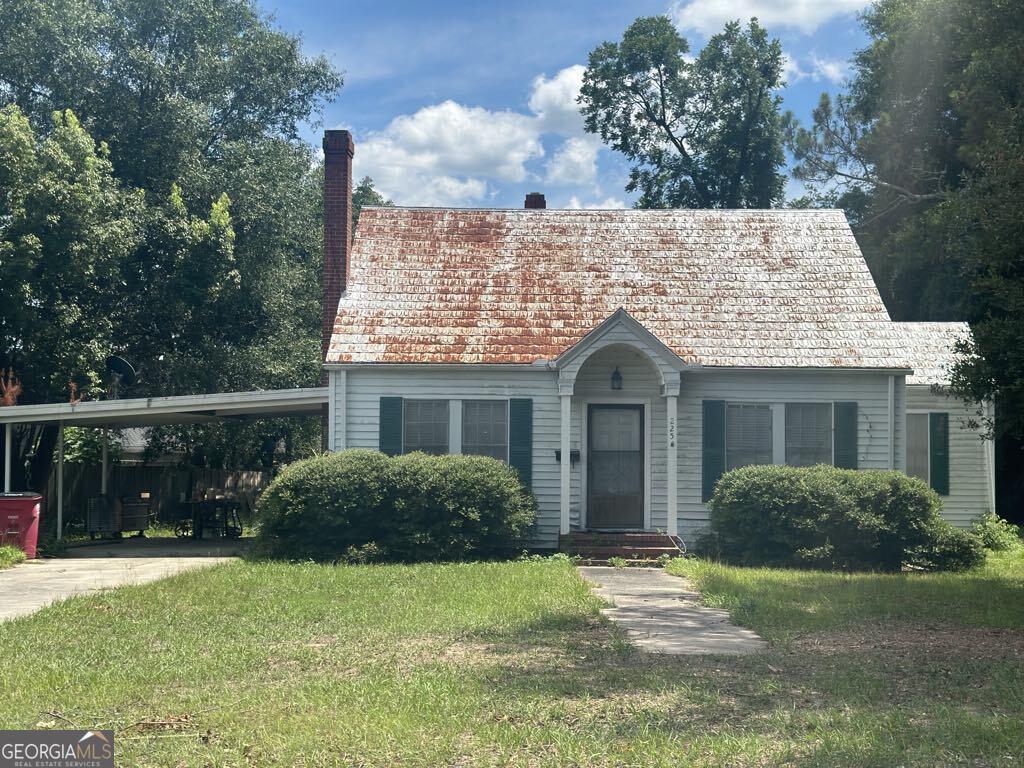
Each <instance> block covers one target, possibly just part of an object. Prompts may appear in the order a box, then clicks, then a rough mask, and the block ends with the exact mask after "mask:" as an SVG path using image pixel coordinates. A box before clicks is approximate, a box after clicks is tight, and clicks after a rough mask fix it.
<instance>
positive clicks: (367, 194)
mask: <svg viewBox="0 0 1024 768" xmlns="http://www.w3.org/2000/svg"><path fill="white" fill-rule="evenodd" d="M365 205H375V206H378V207H380V206H385V207H388V208H390V207H391V206H393V205H394V203H393V202H391V201H390V200H388V199H387V198H386V197H384V195H382V194H381V193H380V192H378V191H377V190H376V189H374V187H373V179H371V178H370V177H369V176H363V178H362V179H361V180H360V181H359V184H357V185H356V188H355V191H353V193H352V226H353V227H354V226H355V225H356V224H358V223H359V212H360V211H361V210H363V206H365Z"/></svg>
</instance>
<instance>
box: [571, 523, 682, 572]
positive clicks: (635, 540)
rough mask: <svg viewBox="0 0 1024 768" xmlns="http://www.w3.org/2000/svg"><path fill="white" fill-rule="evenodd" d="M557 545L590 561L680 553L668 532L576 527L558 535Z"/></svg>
mask: <svg viewBox="0 0 1024 768" xmlns="http://www.w3.org/2000/svg"><path fill="white" fill-rule="evenodd" d="M558 548H559V550H560V551H562V552H564V553H565V554H567V555H573V556H576V557H579V558H581V559H582V560H584V561H588V562H590V563H592V564H598V563H602V564H603V563H607V562H608V560H609V558H621V559H623V560H626V561H627V563H628V564H637V565H641V564H650V563H652V562H653V561H655V560H657V559H658V558H659V557H661V556H662V555H668V556H669V557H676V556H678V555H681V554H683V552H682V550H681V549H680V548H679V547H678V546H677V544H676V542H675V540H673V538H672V537H671V536H667V535H666V534H664V533H602V532H596V531H595V532H591V531H576V532H573V533H570V534H568V535H566V536H559V537H558Z"/></svg>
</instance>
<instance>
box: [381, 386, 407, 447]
mask: <svg viewBox="0 0 1024 768" xmlns="http://www.w3.org/2000/svg"><path fill="white" fill-rule="evenodd" d="M380 452H381V453H386V454H387V455H388V456H397V455H398V454H400V453H401V452H402V398H400V397H382V398H381V399H380Z"/></svg>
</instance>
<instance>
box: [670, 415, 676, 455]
mask: <svg viewBox="0 0 1024 768" xmlns="http://www.w3.org/2000/svg"><path fill="white" fill-rule="evenodd" d="M668 444H669V446H670V447H673V448H674V447H675V444H676V420H675V418H671V419H669V420H668Z"/></svg>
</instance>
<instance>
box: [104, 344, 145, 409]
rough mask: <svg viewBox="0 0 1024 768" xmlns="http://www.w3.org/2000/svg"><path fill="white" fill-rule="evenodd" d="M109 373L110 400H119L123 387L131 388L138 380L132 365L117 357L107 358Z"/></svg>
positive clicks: (108, 392) (108, 394) (108, 391)
mask: <svg viewBox="0 0 1024 768" xmlns="http://www.w3.org/2000/svg"><path fill="white" fill-rule="evenodd" d="M107 372H108V373H109V374H110V387H109V388H108V390H107V398H108V399H109V400H117V398H118V396H119V395H120V394H121V386H122V385H124V386H126V387H130V386H131V385H132V384H134V383H135V380H136V379H137V378H138V376H137V375H136V373H135V369H134V368H133V367H132V364H131V363H129V362H128V361H127V360H125V359H124V358H123V357H118V356H117V355H111V356H110V357H108V358H107Z"/></svg>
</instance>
